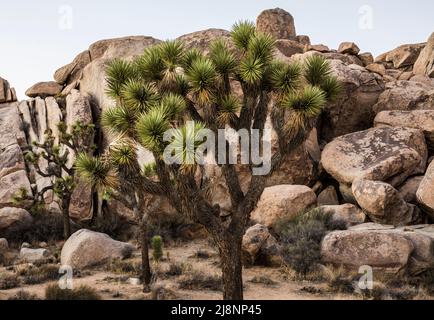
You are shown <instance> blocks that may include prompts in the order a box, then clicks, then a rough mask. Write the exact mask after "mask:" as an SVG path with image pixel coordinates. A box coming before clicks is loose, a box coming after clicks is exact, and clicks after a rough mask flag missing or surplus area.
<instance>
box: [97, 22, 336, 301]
mask: <svg viewBox="0 0 434 320" xmlns="http://www.w3.org/2000/svg"><path fill="white" fill-rule="evenodd" d="M231 38H232V39H231V43H230V42H229V41H225V40H222V39H220V40H217V41H215V42H214V43H212V45H211V46H210V48H209V53H208V54H206V55H205V54H203V53H201V52H200V51H198V50H196V49H191V50H185V49H184V47H183V44H182V43H180V42H178V41H167V42H163V43H161V44H159V45H156V46H153V47H150V48H148V49H147V50H145V53H144V54H143V55H142V56H141V57H139V58H137V59H136V60H134V61H133V62H127V61H123V60H114V61H113V62H112V63H111V65H110V66H109V67H108V70H107V83H108V94H109V95H110V96H111V97H113V98H114V99H115V100H116V102H117V105H116V107H114V108H110V109H108V110H106V111H105V112H104V114H103V116H102V120H103V124H104V125H105V127H106V128H109V129H110V131H111V132H112V133H116V134H117V135H118V136H119V137H121V139H128V140H131V141H134V142H135V143H137V144H140V145H142V146H143V147H145V148H146V149H148V150H150V151H151V152H152V153H153V155H154V158H155V167H156V176H157V178H156V179H154V180H152V181H150V180H149V179H140V181H139V183H137V184H135V183H132V184H131V187H132V188H134V190H135V191H136V194H137V195H139V194H140V193H141V192H144V190H146V192H148V193H151V194H156V195H159V196H163V197H166V198H167V200H168V201H169V203H170V204H171V205H172V206H173V207H174V208H175V209H176V210H177V211H178V212H179V214H183V215H185V216H187V217H188V218H190V219H191V220H193V221H195V222H196V223H199V224H201V225H203V226H204V227H205V228H206V229H207V231H208V232H209V234H210V236H211V237H212V238H213V240H214V242H215V243H216V245H217V247H218V249H219V253H220V258H221V264H222V274H223V288H224V294H223V296H224V299H235V300H241V299H242V298H243V282H242V262H241V254H242V252H241V251H242V250H241V246H242V238H243V235H244V233H245V230H246V228H247V226H248V224H249V220H250V215H251V212H252V211H253V210H254V209H255V207H256V206H257V203H258V201H259V199H260V197H261V195H262V193H263V191H264V188H265V186H266V182H267V178H268V177H270V176H271V175H272V174H273V172H274V171H276V170H277V169H279V167H280V165H281V164H282V163H283V162H284V161H285V159H286V157H287V156H288V155H290V154H291V152H293V151H294V150H295V149H297V148H298V147H299V146H300V145H301V144H303V143H304V141H305V140H306V138H307V136H308V134H309V133H310V131H311V129H312V128H313V126H314V124H315V121H316V118H317V117H318V116H319V114H320V113H321V110H322V107H323V106H324V105H325V104H326V103H327V101H328V100H331V99H333V98H334V97H335V96H336V94H337V93H338V91H339V84H338V82H337V80H336V78H335V77H334V76H333V75H332V73H331V69H330V66H329V64H328V62H327V61H326V60H325V59H323V58H321V57H319V56H312V57H311V58H309V59H308V60H307V61H306V63H305V64H304V65H301V64H297V63H293V64H288V63H285V62H282V61H277V60H275V59H274V54H273V53H274V48H275V46H274V45H275V42H274V40H273V39H272V37H271V36H269V35H267V34H262V33H259V32H257V31H256V29H255V26H254V24H253V23H250V22H240V23H238V24H236V25H235V26H234V28H233V30H232V33H231ZM237 87H238V88H240V89H241V92H237V91H236V90H235V88H237ZM268 116H271V120H272V124H273V127H274V130H275V131H276V132H277V136H278V150H277V152H276V153H275V154H273V155H272V157H271V160H270V163H269V167H270V170H269V172H267V173H266V174H263V175H254V174H253V172H254V171H255V169H256V168H257V167H258V165H257V163H256V164H255V163H254V162H253V161H251V159H250V161H249V163H247V164H243V165H244V166H245V167H247V169H248V170H249V171H250V172H251V173H252V175H251V179H250V182H249V184H248V185H247V186H246V188H242V186H241V183H240V177H239V171H238V170H237V168H238V166H239V164H230V163H221V164H219V167H220V169H221V171H222V173H223V177H224V180H225V183H226V185H227V189H228V191H229V195H230V200H231V209H230V210H229V213H228V212H223V210H222V208H221V207H220V206H219V205H218V204H217V205H216V204H213V202H212V201H211V199H210V193H212V192H210V190H212V184H213V179H209V177H207V176H206V175H205V170H203V166H202V164H203V163H202V162H201V161H200V160H201V158H200V157H196V154H197V153H198V151H199V150H203V149H202V148H203V145H204V144H205V143H206V141H205V139H204V138H203V136H202V134H201V132H202V130H203V129H205V128H206V129H208V130H210V131H211V132H213V133H215V134H216V135H218V132H219V130H221V129H227V128H233V129H234V130H238V131H240V130H242V129H245V131H247V132H248V135H249V140H250V141H252V136H253V132H254V131H255V130H252V129H256V131H255V132H257V131H259V132H260V136H262V135H263V133H264V129H265V123H266V119H267V117H268ZM191 121H193V122H194V123H193V124H191ZM170 129H175V130H174V131H173V130H172V131H171V130H170ZM168 132H172V133H171V134H169V138H168V134H167V133H168ZM189 139H190V140H191V139H193V140H194V144H193V145H191V144H188V143H187V144H186V143H185V141H186V140H189ZM168 146H171V147H174V149H175V151H176V152H174V153H175V155H174V158H177V159H178V160H181V161H167V158H170V157H171V156H173V152H172V151H173V149H170V150H171V151H169V152H167V147H168ZM211 154H212V153H211ZM214 156H216V158H217V155H214ZM98 161H99V160H98ZM89 175H90V176H93V177H94V180H95V179H98V177H97V175H95V174H94V172H92V170H90V172H89ZM99 178H100V179H102V178H103V177H99ZM102 180H104V179H102ZM243 190H245V191H243Z"/></svg>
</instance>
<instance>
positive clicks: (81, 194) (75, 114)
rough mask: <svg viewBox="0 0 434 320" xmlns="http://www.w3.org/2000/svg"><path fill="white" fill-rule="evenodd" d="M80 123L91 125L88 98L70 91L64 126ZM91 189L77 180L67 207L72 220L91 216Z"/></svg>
mask: <svg viewBox="0 0 434 320" xmlns="http://www.w3.org/2000/svg"><path fill="white" fill-rule="evenodd" d="M77 121H80V122H81V123H83V124H91V123H93V118H92V109H91V104H90V101H89V98H88V97H87V96H85V95H83V94H81V93H80V92H79V91H77V90H72V92H71V94H70V95H68V96H67V97H66V119H65V124H66V125H67V127H68V130H71V128H72V126H73V125H74V124H75V123H76V122H77ZM92 142H93V141H81V143H83V144H85V145H89V144H91V143H92ZM69 161H70V165H72V163H73V161H74V155H73V152H72V151H71V157H70V159H69ZM92 200H93V199H92V188H91V186H90V185H89V184H88V183H86V182H85V181H82V180H81V179H79V180H78V181H77V186H76V188H75V189H74V192H73V193H72V196H71V204H70V207H69V214H70V216H71V217H72V218H74V219H78V220H81V221H84V220H89V219H91V218H92V216H93V201H92Z"/></svg>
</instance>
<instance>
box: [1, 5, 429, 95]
mask: <svg viewBox="0 0 434 320" xmlns="http://www.w3.org/2000/svg"><path fill="white" fill-rule="evenodd" d="M275 7H280V8H283V9H285V10H287V11H288V12H290V13H291V14H292V15H293V16H294V18H295V23H296V28H297V34H307V35H309V36H310V38H311V40H312V42H313V43H315V44H316V43H324V44H326V45H328V46H329V47H331V48H336V47H337V46H338V45H339V43H340V42H343V41H353V42H356V43H357V44H358V45H359V47H360V48H361V50H362V51H370V52H372V53H373V54H374V56H375V55H378V54H380V53H382V52H385V51H388V50H390V49H393V48H395V47H397V46H398V45H400V44H405V43H418V42H424V41H426V39H428V37H429V35H430V34H431V33H432V32H434V18H433V12H434V1H433V0H412V1H399V2H398V1H396V0H351V1H348V0H327V1H321V0H267V1H265V0H214V1H205V0H202V1H200V0H178V1H176V0H172V1H169V0H153V1H149V0H144V1H143V0H123V1H110V0H106V1H103V0H86V1H85V0H74V1H72V0H62V1H59V0H42V1H34V0H13V1H2V3H1V5H0V77H3V78H5V79H7V80H9V82H10V83H11V85H12V86H13V87H15V88H16V89H17V93H18V97H19V98H20V99H24V98H25V96H24V91H25V90H26V89H27V88H28V87H30V86H31V85H33V84H34V83H36V82H39V81H49V80H52V75H53V73H54V71H55V70H56V69H57V68H59V67H61V66H63V65H65V64H67V63H69V62H71V61H72V59H73V58H74V57H75V56H76V55H77V54H78V53H80V52H81V51H83V50H85V49H87V48H88V47H89V45H90V44H91V43H93V42H95V41H97V40H101V39H106V38H113V37H120V36H128V35H148V36H153V37H155V38H158V39H162V40H165V39H171V38H176V37H178V36H180V35H183V34H186V33H190V32H193V31H199V30H203V29H207V28H222V29H228V30H229V29H230V28H231V26H232V24H233V23H234V22H236V21H238V20H240V19H249V20H253V21H254V20H255V19H256V17H257V15H258V14H259V13H260V12H261V11H262V10H264V9H268V8H275Z"/></svg>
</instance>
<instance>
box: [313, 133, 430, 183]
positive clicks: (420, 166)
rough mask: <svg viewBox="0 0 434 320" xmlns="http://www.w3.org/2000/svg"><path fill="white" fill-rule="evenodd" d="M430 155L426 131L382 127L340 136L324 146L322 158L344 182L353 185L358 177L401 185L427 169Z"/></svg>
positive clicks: (329, 169)
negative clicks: (425, 135) (410, 177)
mask: <svg viewBox="0 0 434 320" xmlns="http://www.w3.org/2000/svg"><path fill="white" fill-rule="evenodd" d="M427 156H428V150H427V146H426V143H425V137H424V134H423V132H422V131H420V130H417V129H412V128H403V127H381V128H373V129H369V130H365V131H360V132H355V133H351V134H348V135H345V136H342V137H339V138H336V139H335V140H333V141H332V142H331V143H329V144H328V145H326V147H325V148H324V150H323V152H322V159H321V162H322V165H323V167H324V169H325V170H326V171H327V172H328V173H329V174H330V175H331V176H333V178H335V179H336V180H337V181H339V182H340V183H341V186H347V187H349V186H351V184H352V183H353V181H354V180H356V179H366V180H373V181H383V182H387V183H389V184H391V185H392V186H398V185H400V184H401V183H402V182H404V181H405V180H406V179H407V178H408V177H409V176H412V175H415V174H419V173H424V172H425V168H426V162H427Z"/></svg>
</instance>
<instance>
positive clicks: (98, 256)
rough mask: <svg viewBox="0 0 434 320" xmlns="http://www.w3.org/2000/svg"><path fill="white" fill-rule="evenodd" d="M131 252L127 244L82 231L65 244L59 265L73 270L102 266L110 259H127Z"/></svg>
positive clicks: (101, 234) (130, 246) (95, 233)
mask: <svg viewBox="0 0 434 320" xmlns="http://www.w3.org/2000/svg"><path fill="white" fill-rule="evenodd" d="M133 250H134V247H133V246H132V245H131V244H129V243H125V242H120V241H116V240H113V239H112V238H110V237H109V236H108V235H106V234H104V233H98V232H93V231H90V230H86V229H82V230H79V231H77V232H76V233H74V234H73V235H72V236H71V237H70V238H69V239H68V241H66V242H65V244H64V246H63V248H62V253H61V263H62V265H67V266H70V267H72V268H74V269H84V268H87V267H92V266H96V265H100V264H104V263H106V262H108V261H110V260H111V259H116V258H118V259H124V258H127V257H129V256H131V254H132V252H133Z"/></svg>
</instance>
